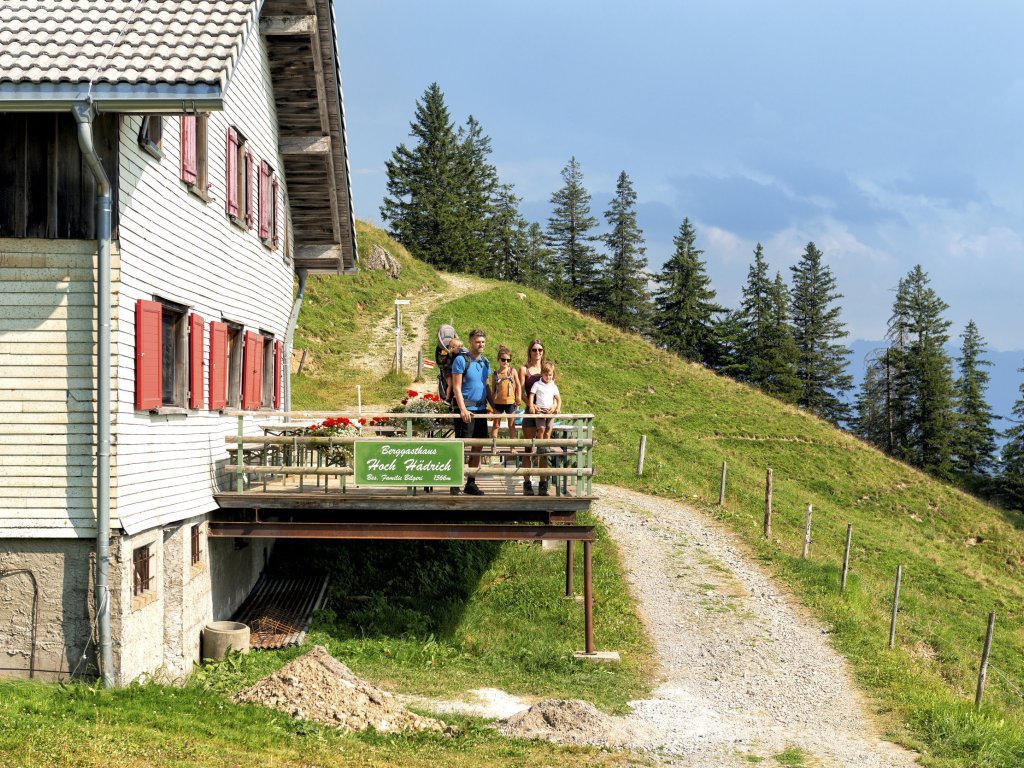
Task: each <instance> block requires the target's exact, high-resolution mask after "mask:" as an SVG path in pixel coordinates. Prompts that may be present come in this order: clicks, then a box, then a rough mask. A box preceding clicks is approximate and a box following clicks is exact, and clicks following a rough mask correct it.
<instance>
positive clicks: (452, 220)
mask: <svg viewBox="0 0 1024 768" xmlns="http://www.w3.org/2000/svg"><path fill="white" fill-rule="evenodd" d="M409 135H410V136H411V137H413V139H415V143H414V145H413V146H412V148H409V147H407V146H406V145H405V144H399V145H398V147H397V148H396V149H395V151H394V152H392V153H391V159H390V160H388V161H387V162H386V163H385V168H386V170H387V177H388V181H387V191H388V195H387V197H385V198H384V204H383V205H382V206H381V209H380V215H381V218H382V219H383V220H384V221H385V222H386V223H387V225H388V233H389V234H390V235H391V236H392V237H393V238H395V240H397V241H398V242H400V243H401V244H402V245H404V246H405V247H406V248H408V249H409V251H410V252H411V253H413V254H414V255H415V256H417V257H419V258H421V259H423V260H424V261H426V262H428V263H429V264H433V265H434V266H436V267H441V268H442V269H452V268H454V267H456V264H455V263H454V262H455V261H456V260H457V259H461V258H462V255H461V254H459V253H458V252H457V251H458V250H459V249H461V241H462V240H463V236H462V233H461V231H460V225H461V218H462V216H463V214H462V211H461V209H462V205H461V201H460V200H459V197H458V193H459V189H458V184H457V183H456V180H457V178H458V177H459V174H460V164H461V161H460V158H459V155H460V147H459V137H458V135H457V133H456V131H455V126H454V123H452V119H451V115H450V114H449V112H448V107H447V106H446V105H445V101H444V94H443V93H442V92H441V88H440V86H438V84H437V83H431V84H430V86H428V87H427V90H426V91H425V92H424V94H423V98H422V99H421V100H419V101H417V102H416V112H415V117H414V119H413V121H412V123H411V124H410V131H409ZM463 266H464V265H463Z"/></svg>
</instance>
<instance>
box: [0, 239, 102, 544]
mask: <svg viewBox="0 0 1024 768" xmlns="http://www.w3.org/2000/svg"><path fill="white" fill-rule="evenodd" d="M95 263H96V243H95V242H91V241H75V240H38V239H3V240H0V538H25V537H45V538H75V537H89V538H91V537H94V536H95V535H96V534H95V530H96V525H95V520H96V518H95V506H94V498H95V487H96V484H95V472H96V460H95V453H96V447H95V441H96V411H95V407H96V404H95V392H96V381H95V376H96V367H95V364H94V363H95V354H96V309H95V307H96V299H95V297H96V282H95ZM112 267H113V274H112V278H113V280H116V279H117V277H118V267H119V260H118V254H117V250H116V249H114V252H113V254H112ZM112 324H113V327H114V328H115V329H116V328H117V317H116V313H114V314H113V316H112ZM112 355H113V356H114V357H115V358H116V350H112ZM112 483H113V485H114V487H115V488H116V485H117V478H116V474H115V475H114V476H113V477H112Z"/></svg>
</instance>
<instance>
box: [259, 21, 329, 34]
mask: <svg viewBox="0 0 1024 768" xmlns="http://www.w3.org/2000/svg"><path fill="white" fill-rule="evenodd" d="M315 29H316V16H269V17H264V18H261V19H260V34H263V35H266V36H267V37H272V36H275V35H293V36H294V35H309V34H311V33H312V32H313V31H314V30H315Z"/></svg>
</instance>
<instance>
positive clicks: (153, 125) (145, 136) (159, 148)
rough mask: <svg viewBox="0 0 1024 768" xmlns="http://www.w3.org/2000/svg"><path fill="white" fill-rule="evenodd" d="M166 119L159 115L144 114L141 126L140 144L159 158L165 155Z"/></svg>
mask: <svg viewBox="0 0 1024 768" xmlns="http://www.w3.org/2000/svg"><path fill="white" fill-rule="evenodd" d="M163 141H164V121H163V118H161V117H160V116H159V115H143V117H142V124H141V125H140V126H139V146H140V147H142V148H143V149H144V150H146V152H148V153H149V154H151V155H152V156H153V157H155V158H156V159H157V160H160V159H161V158H162V157H163V156H164V149H163Z"/></svg>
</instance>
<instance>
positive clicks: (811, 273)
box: [791, 242, 853, 424]
mask: <svg viewBox="0 0 1024 768" xmlns="http://www.w3.org/2000/svg"><path fill="white" fill-rule="evenodd" d="M822 259H823V256H822V253H821V251H819V250H818V249H817V247H815V245H814V243H813V242H811V243H808V244H807V247H806V248H805V249H804V252H803V254H802V255H801V257H800V261H799V262H798V263H797V264H796V265H795V266H794V267H791V270H792V272H793V293H792V302H793V307H792V309H793V340H794V341H795V342H796V347H797V351H798V357H797V364H796V375H797V378H798V379H799V380H800V394H799V396H798V397H797V404H798V405H799V406H801V407H802V408H806V409H807V410H809V411H811V412H812V413H816V414H817V415H819V416H821V417H822V418H825V419H828V420H829V421H831V422H833V423H835V424H838V423H839V422H841V421H846V420H848V419H849V417H850V407H849V405H847V403H846V402H845V401H844V400H843V394H844V393H845V392H847V391H848V390H849V389H850V388H851V387H852V386H853V377H852V376H850V375H849V374H848V373H847V372H846V358H847V356H848V355H849V354H850V350H848V349H847V348H846V347H844V346H843V345H842V344H838V343H836V342H837V341H838V340H839V339H842V338H845V337H846V331H845V326H844V324H843V323H842V322H841V321H840V320H839V315H840V312H841V311H842V310H841V308H840V307H839V306H838V304H836V302H837V301H838V300H839V299H841V298H842V297H843V295H842V294H841V293H838V292H836V281H835V278H834V277H833V276H832V271H831V270H830V269H829V268H828V266H826V265H825V264H824V263H823V261H822Z"/></svg>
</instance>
